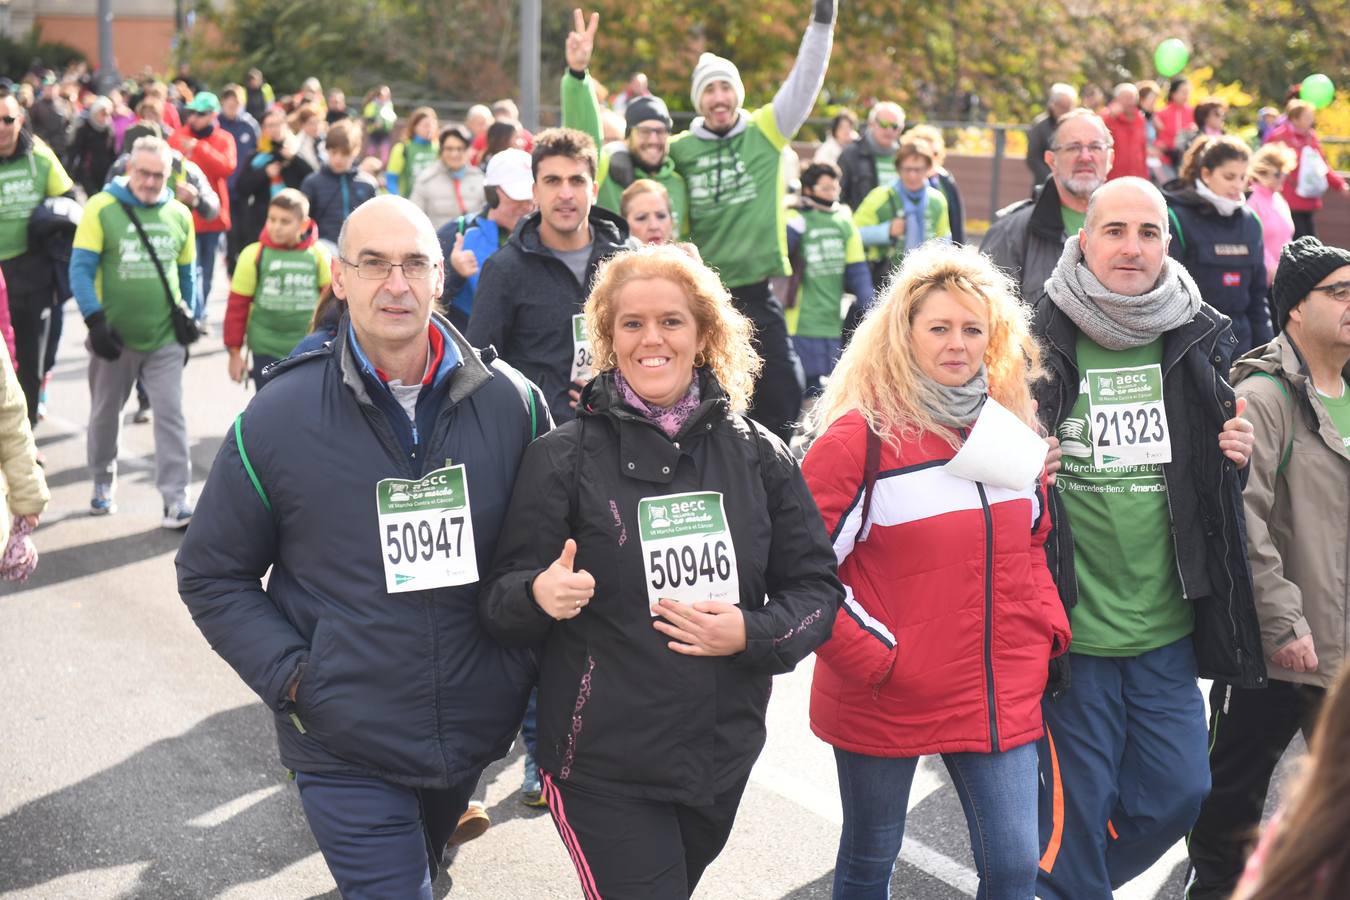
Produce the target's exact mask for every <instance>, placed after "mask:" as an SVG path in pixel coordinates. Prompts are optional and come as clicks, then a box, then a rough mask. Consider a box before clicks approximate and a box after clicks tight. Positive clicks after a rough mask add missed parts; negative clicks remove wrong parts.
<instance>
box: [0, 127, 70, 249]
mask: <svg viewBox="0 0 1350 900" xmlns="http://www.w3.org/2000/svg"><path fill="white" fill-rule="evenodd" d="M45 149H46V147H45V146H36V145H35V146H34V148H33V151H32V152H31V153H26V154H24V155H23V156H20V157H17V158H15V159H12V160H10V161H9V162H6V163H0V259H13V258H14V257H16V256H19V255H21V254H23V253H26V252H27V251H28V217H29V216H31V215H32V214H33V210H35V209H37V206H38V204H39V203H41V202H42V201H43V200H44V199H46V197H47V184H48V182H49V180H50V178H51V170H52V166H53V165H58V166H59V165H60V163H58V162H57V161H56V159H55V157H53V156H51V155H50V154H51V151H50V150H48V151H47V152H46V153H43V152H41V151H42V150H45Z"/></svg>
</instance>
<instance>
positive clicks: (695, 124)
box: [689, 109, 750, 141]
mask: <svg viewBox="0 0 1350 900" xmlns="http://www.w3.org/2000/svg"><path fill="white" fill-rule="evenodd" d="M749 127H750V113H749V112H747V111H746V110H744V109H738V110H736V123H735V124H734V125H732V126H731V127H730V128H728V129H727V130H726V131H724V132H722V133H721V134H718V133H717V132H716V131H713V130H712V129H711V128H709V127H708V123H707V120H706V119H705V118H704V117H703V116H698V117H697V118H695V119H694V121H692V122H690V123H689V133H690V134H692V135H693V136H694V137H696V138H699V139H700V140H704V141H726V140H730V139H731V138H734V137H735V136H736V135H738V134H740V133H741V132H742V131H745V129H747V128H749Z"/></svg>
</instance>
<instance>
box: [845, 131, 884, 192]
mask: <svg viewBox="0 0 1350 900" xmlns="http://www.w3.org/2000/svg"><path fill="white" fill-rule="evenodd" d="M839 172H840V176H839V201H840V202H841V203H843V204H844V205H846V206H847V207H848V208H849V209H851V210H854V211H857V209H858V206H859V205H860V204H861V203H862V202H863V198H864V197H866V196H867V195H868V194H869V193H870V192H871V190H872V189H873V188H874V187H876V186H877V160H876V156H875V155H874V154H873V153H872V144H871V143H870V142H869V141H868V140H867V135H866V134H864V135H862V136H861V137H859V138H858V139H857V140H856V141H854V142H853V143H851V144H849V145H848V146H847V147H845V148H844V149H843V150H841V151H840V152H839Z"/></svg>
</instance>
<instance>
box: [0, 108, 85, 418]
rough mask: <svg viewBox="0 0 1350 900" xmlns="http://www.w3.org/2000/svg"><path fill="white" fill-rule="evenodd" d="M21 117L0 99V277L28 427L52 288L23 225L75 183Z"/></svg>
mask: <svg viewBox="0 0 1350 900" xmlns="http://www.w3.org/2000/svg"><path fill="white" fill-rule="evenodd" d="M26 117H27V113H26V112H25V111H24V108H23V107H22V106H20V105H19V101H18V100H17V99H16V98H15V97H14V96H12V95H9V96H5V97H0V271H3V272H4V276H5V284H6V285H7V287H8V289H9V314H10V318H11V321H12V324H13V328H14V344H15V347H14V349H15V354H14V355H15V360H14V363H15V368H16V369H17V370H18V374H19V385H20V386H21V387H22V388H23V394H24V398H25V399H26V400H27V401H28V421H29V423H36V422H37V409H38V395H39V393H40V392H41V389H42V374H43V373H42V368H43V359H44V358H45V356H46V353H47V330H48V328H49V327H50V324H51V311H52V300H53V296H54V294H55V289H56V285H55V283H54V281H53V279H52V262H51V259H50V258H49V257H48V256H47V254H46V253H45V252H44V251H43V249H42V248H40V247H34V248H31V249H30V248H29V246H28V219H29V217H30V216H31V215H32V214H33V210H34V209H36V208H37V207H38V204H40V203H42V201H43V200H45V199H47V198H48V197H59V196H61V195H62V194H67V193H69V192H70V191H71V189H72V188H73V187H74V185H75V183H74V182H73V181H71V178H70V176H69V175H67V174H66V170H65V169H64V168H62V166H61V161H60V160H58V159H57V158H56V154H55V153H53V152H52V149H51V148H50V147H48V146H47V145H46V144H45V143H43V142H42V141H41V140H38V139H37V138H34V137H33V133H32V132H31V131H28V130H25V128H24V122H25V120H26Z"/></svg>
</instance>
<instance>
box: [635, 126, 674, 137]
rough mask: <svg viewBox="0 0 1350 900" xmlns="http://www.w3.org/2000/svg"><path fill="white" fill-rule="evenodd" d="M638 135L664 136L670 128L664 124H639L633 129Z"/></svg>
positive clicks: (668, 132)
mask: <svg viewBox="0 0 1350 900" xmlns="http://www.w3.org/2000/svg"><path fill="white" fill-rule="evenodd" d="M633 130H634V131H636V132H637V133H638V135H639V136H640V137H665V136H666V135H668V134H670V129H669V128H667V127H666V126H664V125H639V126H637V127H636V128H634V129H633Z"/></svg>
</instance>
